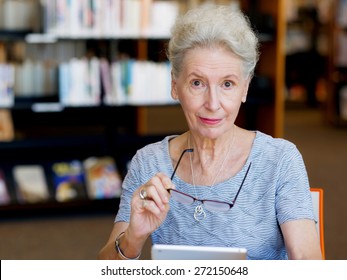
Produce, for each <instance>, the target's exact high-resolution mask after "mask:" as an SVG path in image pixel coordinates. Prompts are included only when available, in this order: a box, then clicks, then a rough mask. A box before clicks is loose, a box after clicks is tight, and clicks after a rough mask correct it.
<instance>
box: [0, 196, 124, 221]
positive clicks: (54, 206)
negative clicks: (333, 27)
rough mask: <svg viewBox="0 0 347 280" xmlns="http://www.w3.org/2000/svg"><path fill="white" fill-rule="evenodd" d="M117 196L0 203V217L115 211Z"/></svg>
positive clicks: (16, 217)
mask: <svg viewBox="0 0 347 280" xmlns="http://www.w3.org/2000/svg"><path fill="white" fill-rule="evenodd" d="M118 205H119V198H113V199H102V200H75V201H68V202H56V201H50V202H45V203H35V204H18V203H16V204H9V205H0V219H1V220H4V219H16V220H18V219H20V218H25V219H26V218H28V217H34V216H39V217H40V218H41V217H43V216H48V217H52V216H63V215H67V216H69V217H71V216H73V215H79V214H90V215H92V214H97V213H113V214H114V213H117V211H118Z"/></svg>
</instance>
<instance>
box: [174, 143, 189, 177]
mask: <svg viewBox="0 0 347 280" xmlns="http://www.w3.org/2000/svg"><path fill="white" fill-rule="evenodd" d="M193 151H194V149H185V150H183V152H182V154H181V155H180V158H179V159H178V162H177V164H176V166H175V169H174V172H172V175H171V178H170V179H171V180H172V179H173V177H174V176H175V173H176V170H177V168H178V166H179V165H180V162H181V159H182V157H183V155H184V154H185V153H186V152H188V153H192V152H193Z"/></svg>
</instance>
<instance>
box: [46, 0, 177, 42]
mask: <svg viewBox="0 0 347 280" xmlns="http://www.w3.org/2000/svg"><path fill="white" fill-rule="evenodd" d="M43 10H44V29H45V32H46V33H49V34H54V35H57V36H78V37H80V36H104V37H108V36H111V37H112V36H149V35H150V36H165V37H167V36H169V32H170V28H171V25H172V24H173V22H174V20H175V18H176V17H177V15H178V13H179V6H178V3H177V1H159V0H127V1H124V0H79V1H71V0H50V1H43Z"/></svg>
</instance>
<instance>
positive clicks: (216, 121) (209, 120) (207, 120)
mask: <svg viewBox="0 0 347 280" xmlns="http://www.w3.org/2000/svg"><path fill="white" fill-rule="evenodd" d="M200 120H201V122H202V123H204V124H207V125H216V124H219V123H220V122H221V121H222V119H212V118H202V117H200Z"/></svg>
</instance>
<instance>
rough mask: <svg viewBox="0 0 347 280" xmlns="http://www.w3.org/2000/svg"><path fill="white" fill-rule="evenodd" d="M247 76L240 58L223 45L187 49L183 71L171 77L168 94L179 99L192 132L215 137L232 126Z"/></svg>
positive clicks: (242, 98)
mask: <svg viewBox="0 0 347 280" xmlns="http://www.w3.org/2000/svg"><path fill="white" fill-rule="evenodd" d="M248 85H249V79H248V78H246V77H244V75H243V71H242V61H241V59H240V58H238V57H237V56H236V55H234V54H232V53H230V52H229V51H227V50H225V49H224V48H222V47H219V48H195V49H192V50H189V51H188V52H187V53H186V55H185V57H184V60H183V66H182V71H181V72H180V73H179V75H178V77H176V78H175V77H172V90H171V94H172V97H173V98H174V99H177V100H179V101H180V103H181V106H182V108H183V111H184V114H185V116H186V119H187V122H188V126H189V128H190V130H191V131H193V132H194V133H196V134H197V135H198V136H200V137H203V138H210V139H215V138H218V137H219V136H221V135H223V134H224V133H227V132H228V131H229V130H231V129H232V128H233V124H234V122H235V119H236V117H237V114H238V112H239V109H240V105H241V103H242V102H245V101H246V97H247V90H248Z"/></svg>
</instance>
